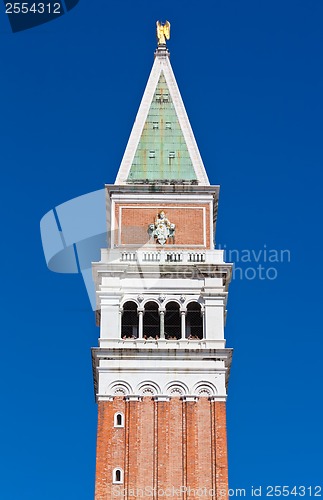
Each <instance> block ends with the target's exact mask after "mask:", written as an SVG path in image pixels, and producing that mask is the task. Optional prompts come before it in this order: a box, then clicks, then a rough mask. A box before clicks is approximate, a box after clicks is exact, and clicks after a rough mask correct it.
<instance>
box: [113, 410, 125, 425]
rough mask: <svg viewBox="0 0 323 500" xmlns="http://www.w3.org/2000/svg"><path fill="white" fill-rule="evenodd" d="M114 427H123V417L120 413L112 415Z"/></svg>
mask: <svg viewBox="0 0 323 500" xmlns="http://www.w3.org/2000/svg"><path fill="white" fill-rule="evenodd" d="M114 427H124V415H123V413H121V412H120V411H118V412H117V413H115V414H114Z"/></svg>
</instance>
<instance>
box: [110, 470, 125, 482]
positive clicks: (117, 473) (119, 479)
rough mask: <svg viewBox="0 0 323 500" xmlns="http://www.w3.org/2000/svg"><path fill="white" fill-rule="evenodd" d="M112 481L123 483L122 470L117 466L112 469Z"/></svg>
mask: <svg viewBox="0 0 323 500" xmlns="http://www.w3.org/2000/svg"><path fill="white" fill-rule="evenodd" d="M112 479H113V483H115V484H116V483H119V484H120V483H123V470H122V469H120V468H118V469H114V471H113V478H112Z"/></svg>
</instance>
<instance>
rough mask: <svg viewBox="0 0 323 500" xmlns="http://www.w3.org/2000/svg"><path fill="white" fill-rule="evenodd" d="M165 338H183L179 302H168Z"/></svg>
mask: <svg viewBox="0 0 323 500" xmlns="http://www.w3.org/2000/svg"><path fill="white" fill-rule="evenodd" d="M165 338H166V339H168V340H176V339H180V338H181V317H180V312H179V304H177V302H168V304H166V314H165Z"/></svg>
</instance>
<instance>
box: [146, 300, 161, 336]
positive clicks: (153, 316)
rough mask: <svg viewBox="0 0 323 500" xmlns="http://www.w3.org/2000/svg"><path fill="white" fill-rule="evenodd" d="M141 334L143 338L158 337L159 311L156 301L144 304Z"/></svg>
mask: <svg viewBox="0 0 323 500" xmlns="http://www.w3.org/2000/svg"><path fill="white" fill-rule="evenodd" d="M143 334H144V338H145V339H149V338H153V339H155V338H156V337H158V338H159V313H158V305H157V304H156V302H147V304H146V305H145V314H144V321H143Z"/></svg>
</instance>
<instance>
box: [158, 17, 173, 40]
mask: <svg viewBox="0 0 323 500" xmlns="http://www.w3.org/2000/svg"><path fill="white" fill-rule="evenodd" d="M156 26H157V30H156V34H157V40H158V45H166V40H169V39H170V22H169V21H166V23H165V24H162V23H161V22H160V21H157V22H156Z"/></svg>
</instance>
